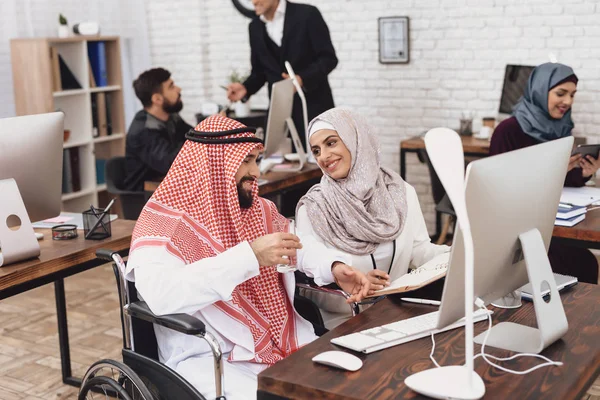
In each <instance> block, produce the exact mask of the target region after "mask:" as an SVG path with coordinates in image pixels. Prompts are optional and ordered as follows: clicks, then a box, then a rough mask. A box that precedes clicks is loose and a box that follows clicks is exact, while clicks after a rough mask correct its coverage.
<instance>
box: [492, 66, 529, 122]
mask: <svg viewBox="0 0 600 400" xmlns="http://www.w3.org/2000/svg"><path fill="white" fill-rule="evenodd" d="M534 68H535V67H531V66H527V65H507V66H506V71H505V72H504V84H503V85H502V97H501V98H500V109H499V111H500V113H502V114H512V111H513V108H514V106H515V105H516V104H517V103H518V102H519V99H520V98H521V96H523V93H524V92H525V87H526V86H527V80H528V79H529V75H531V71H533V69H534Z"/></svg>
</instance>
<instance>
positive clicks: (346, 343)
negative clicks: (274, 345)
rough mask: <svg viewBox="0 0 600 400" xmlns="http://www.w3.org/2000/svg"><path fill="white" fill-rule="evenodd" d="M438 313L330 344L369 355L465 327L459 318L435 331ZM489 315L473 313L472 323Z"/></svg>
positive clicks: (367, 331)
mask: <svg viewBox="0 0 600 400" xmlns="http://www.w3.org/2000/svg"><path fill="white" fill-rule="evenodd" d="M438 313H439V311H434V312H431V313H428V314H423V315H419V316H417V317H413V318H408V319H403V320H402V321H397V322H392V323H391V324H386V325H382V326H378V327H375V328H370V329H365V330H364V331H360V332H356V333H351V334H349V335H345V336H340V337H337V338H334V339H331V343H333V344H337V345H338V346H342V347H346V348H348V349H350V350H354V351H359V352H361V353H365V354H369V353H373V352H375V351H378V350H383V349H387V348H388V347H392V346H396V345H399V344H402V343H406V342H411V341H413V340H416V339H420V338H423V337H425V336H429V335H430V334H431V333H432V332H433V333H439V332H445V331H449V330H451V329H455V328H460V327H461V326H464V325H465V319H464V318H461V319H459V320H458V321H456V322H455V323H453V324H450V325H448V326H446V327H444V328H442V329H437V328H436V325H437V322H438ZM491 313H492V311H491V310H487V309H486V310H481V309H480V310H477V311H474V312H473V321H474V322H479V321H483V320H485V319H487V316H488V314H491Z"/></svg>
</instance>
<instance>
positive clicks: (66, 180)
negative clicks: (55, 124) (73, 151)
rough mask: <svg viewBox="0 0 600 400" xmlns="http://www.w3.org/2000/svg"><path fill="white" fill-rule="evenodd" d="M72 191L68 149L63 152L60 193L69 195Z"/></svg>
mask: <svg viewBox="0 0 600 400" xmlns="http://www.w3.org/2000/svg"><path fill="white" fill-rule="evenodd" d="M72 191H73V180H72V178H71V158H70V153H69V149H64V150H63V170H62V193H71V192H72Z"/></svg>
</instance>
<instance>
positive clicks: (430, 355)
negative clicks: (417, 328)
mask: <svg viewBox="0 0 600 400" xmlns="http://www.w3.org/2000/svg"><path fill="white" fill-rule="evenodd" d="M431 341H432V342H433V346H431V353H429V358H431V361H433V363H434V364H435V366H436V367H438V368H441V367H440V364H438V363H437V361H435V358H433V352H434V351H435V339H434V338H433V332H431Z"/></svg>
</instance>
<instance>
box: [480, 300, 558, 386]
mask: <svg viewBox="0 0 600 400" xmlns="http://www.w3.org/2000/svg"><path fill="white" fill-rule="evenodd" d="M482 308H485V307H482ZM488 323H489V325H488V329H487V331H486V332H485V337H484V338H483V343H482V344H481V352H480V353H479V354H477V355H476V356H475V357H473V359H475V358H477V357H479V356H481V357H482V358H483V359H484V360H485V362H487V363H488V364H489V365H491V366H492V367H496V368H498V369H499V370H502V371H504V372H508V373H511V374H515V375H526V374H528V373H530V372H533V371H535V370H536V369H539V368H543V367H551V366H561V365H563V363H562V362H560V361H552V360H550V359H549V358H547V357H544V356H542V355H540V354H532V353H518V354H515V355H513V356H511V357H505V358H501V357H495V356H492V355H490V354H485V344H486V343H487V340H488V337H489V336H490V331H491V330H492V316H491V314H488ZM488 357H489V358H492V359H494V360H496V361H510V360H513V359H515V358H517V357H534V358H541V359H542V360H544V361H546V362H545V363H543V364H539V365H536V366H535V367H531V368H529V369H527V370H525V371H515V370H512V369H509V368H505V367H502V366H500V365H498V364H494V363H493V362H491V361H490V360H489V359H488Z"/></svg>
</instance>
